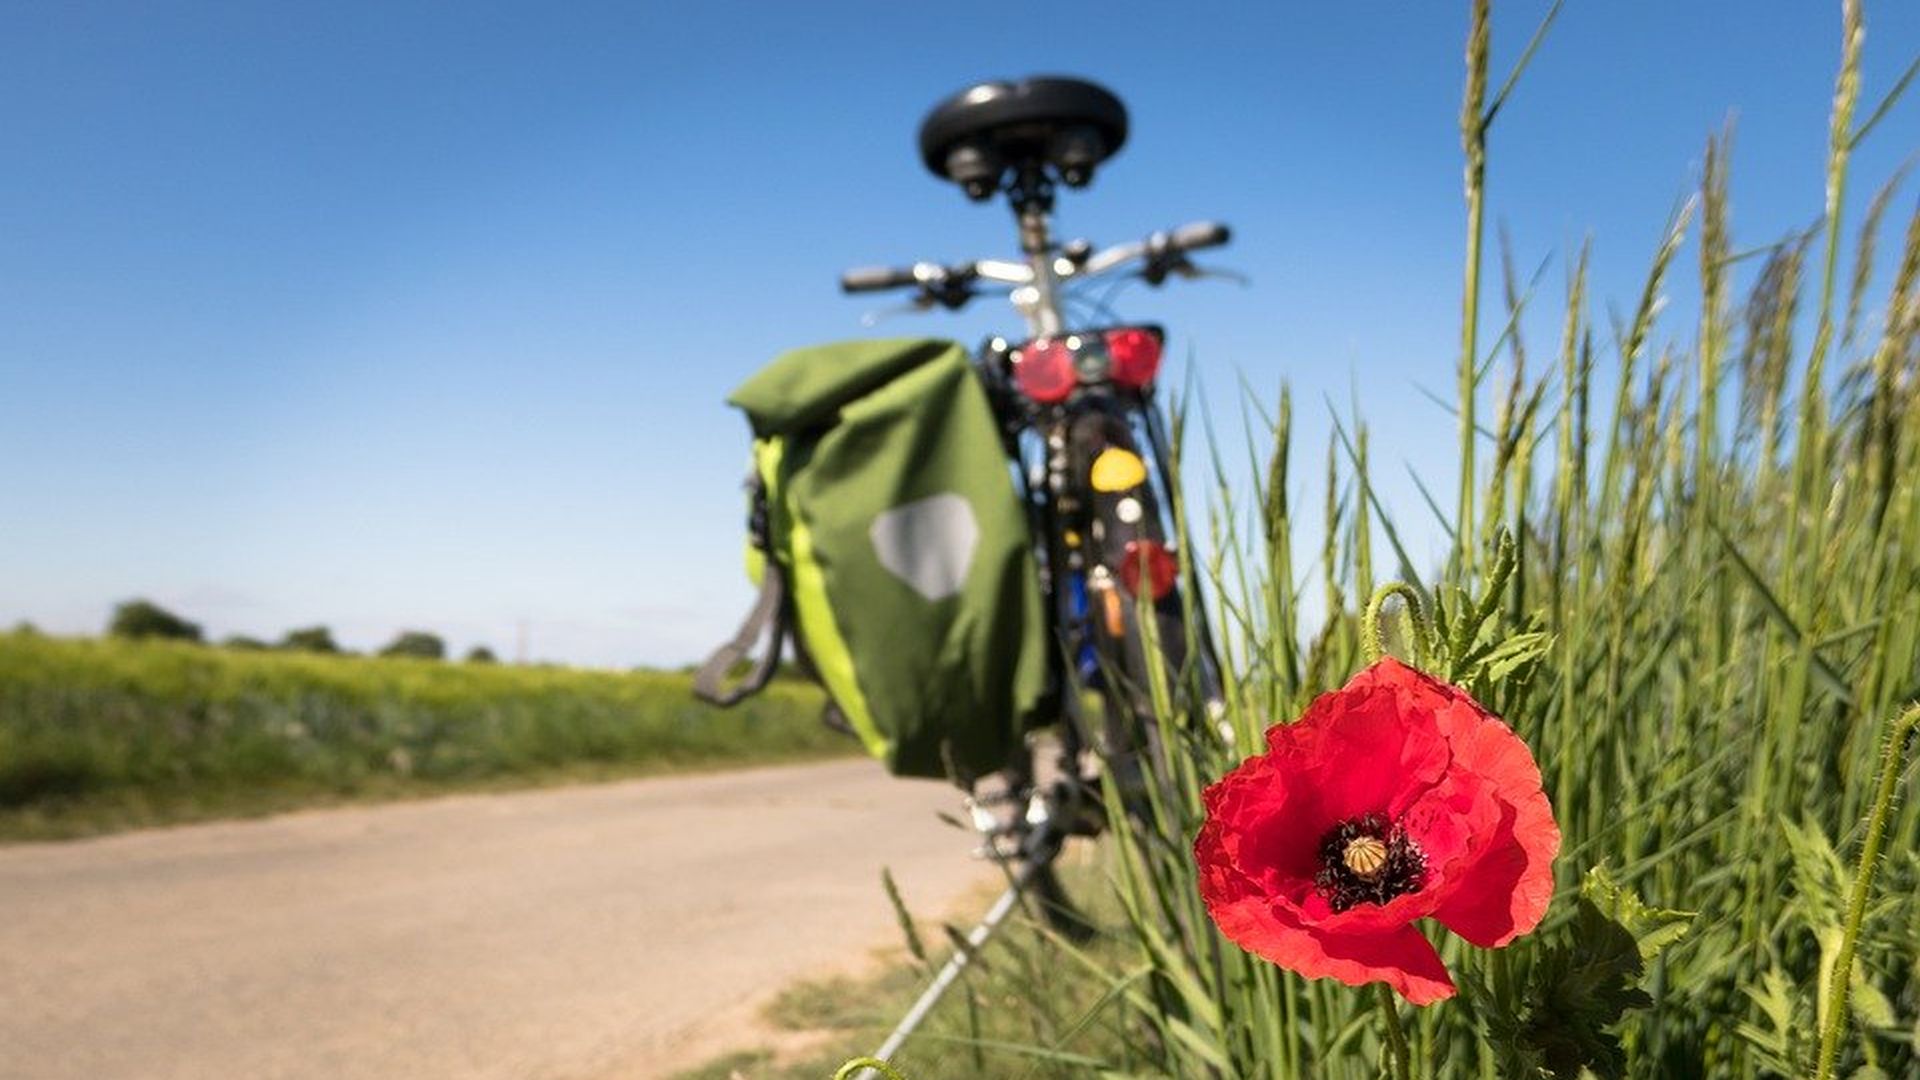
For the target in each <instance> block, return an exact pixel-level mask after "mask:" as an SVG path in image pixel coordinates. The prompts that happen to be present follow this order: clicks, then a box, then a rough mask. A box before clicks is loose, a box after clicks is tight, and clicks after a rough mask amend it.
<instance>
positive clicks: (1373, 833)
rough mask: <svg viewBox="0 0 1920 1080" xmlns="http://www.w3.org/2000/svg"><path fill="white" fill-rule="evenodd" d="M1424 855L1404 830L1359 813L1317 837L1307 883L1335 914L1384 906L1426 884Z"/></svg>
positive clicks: (1372, 815)
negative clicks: (1314, 868)
mask: <svg viewBox="0 0 1920 1080" xmlns="http://www.w3.org/2000/svg"><path fill="white" fill-rule="evenodd" d="M1426 880H1427V856H1426V854H1425V853H1424V852H1422V851H1421V850H1420V846H1419V845H1418V844H1415V843H1414V842H1413V838H1412V837H1410V836H1408V835H1407V833H1406V830H1405V829H1402V828H1401V827H1400V826H1398V825H1396V824H1393V823H1392V822H1389V821H1388V820H1387V819H1386V818H1385V817H1384V816H1382V815H1380V814H1361V815H1360V816H1359V817H1353V818H1348V819H1347V820H1345V821H1343V822H1341V823H1340V824H1338V825H1335V826H1334V827H1333V828H1332V829H1330V830H1328V831H1327V834H1326V835H1325V836H1323V837H1321V838H1320V872H1319V873H1317V874H1315V875H1314V877H1313V886H1314V889H1315V890H1317V891H1318V892H1319V893H1320V895H1321V896H1324V897H1326V898H1327V903H1328V904H1329V905H1330V906H1331V907H1332V908H1333V910H1334V911H1336V912H1341V911H1345V910H1347V909H1348V908H1351V907H1353V906H1355V905H1357V904H1384V903H1386V902H1387V901H1389V900H1391V899H1393V898H1394V897H1396V896H1404V895H1406V894H1407V893H1410V892H1413V891H1415V890H1417V889H1419V888H1420V886H1422V885H1424V884H1426Z"/></svg>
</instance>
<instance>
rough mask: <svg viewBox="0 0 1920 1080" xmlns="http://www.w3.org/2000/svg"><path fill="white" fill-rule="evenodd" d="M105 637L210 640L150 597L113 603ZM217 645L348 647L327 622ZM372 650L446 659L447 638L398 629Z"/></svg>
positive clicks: (476, 659) (477, 652)
mask: <svg viewBox="0 0 1920 1080" xmlns="http://www.w3.org/2000/svg"><path fill="white" fill-rule="evenodd" d="M107 636H108V637H113V638H123V639H127V640H134V641H138V640H161V641H186V642H192V643H194V644H200V645H204V644H207V643H208V642H207V640H206V636H205V634H204V633H203V632H202V630H201V627H200V624H199V623H196V622H190V621H188V620H187V619H185V618H182V617H181V616H179V615H176V614H174V613H173V612H171V611H168V610H167V609H166V608H163V607H161V606H160V605H159V604H156V603H154V602H153V601H151V600H128V601H126V602H125V603H122V604H116V605H114V608H113V615H112V617H111V618H109V619H108V620H107ZM219 645H220V647H221V648H226V649H241V650H268V649H273V650H279V651H281V652H304V653H327V654H339V655H345V654H347V653H349V652H350V650H347V649H343V648H341V647H340V644H339V643H338V642H336V641H335V640H334V639H333V631H332V630H330V629H328V628H327V627H325V626H301V627H295V628H294V629H292V630H288V631H287V632H286V633H284V634H282V635H281V636H280V640H278V641H275V642H268V641H265V640H263V639H260V638H256V637H249V636H247V635H245V634H234V635H232V636H229V637H227V638H224V639H222V640H221V641H220V642H219ZM374 655H376V656H409V657H414V658H416V659H421V660H445V659H446V658H447V643H446V641H445V639H443V638H441V636H440V635H438V634H435V633H432V632H431V631H427V630H402V631H400V633H399V634H397V635H395V637H394V639H393V640H392V641H390V642H388V643H387V644H386V645H384V646H382V647H380V648H379V649H376V650H374ZM465 659H466V661H467V662H468V663H470V664H492V663H496V662H497V661H498V659H499V658H498V657H496V656H494V654H493V650H491V649H489V648H487V647H486V646H485V645H475V646H474V647H473V648H471V649H468V650H467V654H466V657H465Z"/></svg>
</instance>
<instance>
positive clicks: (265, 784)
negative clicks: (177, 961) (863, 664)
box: [0, 633, 857, 839]
mask: <svg viewBox="0 0 1920 1080" xmlns="http://www.w3.org/2000/svg"><path fill="white" fill-rule="evenodd" d="M820 701H821V699H820V696H819V694H818V692H817V691H814V690H812V689H810V688H807V687H804V686H801V685H797V684H787V683H776V684H775V685H774V686H772V687H769V688H768V690H767V691H766V692H765V693H763V694H762V695H760V696H759V697H757V698H755V699H753V700H752V701H750V702H747V703H745V704H743V705H741V706H740V707H738V708H736V709H733V710H724V711H723V710H719V709H714V708H711V707H709V706H706V705H702V704H700V703H698V702H696V701H695V700H694V699H693V697H692V694H691V689H690V680H689V677H688V676H686V675H683V674H678V673H666V672H634V673H616V672H599V671H579V670H567V669H557V668H523V667H512V666H496V665H482V664H448V663H440V662H435V661H425V660H408V659H390V658H382V659H373V658H364V657H347V656H320V655H304V654H288V653H262V652H236V651H229V650H223V649H212V648H207V647H204V646H197V645H187V644H177V643H167V642H124V641H109V640H74V639H62V638H52V637H46V636H42V635H38V634H31V633H12V634H0V838H4V839H48V838H56V837H63V836H74V835H81V834H85V833H90V832H98V831H104V830H109V829H117V828H128V827H134V826H142V825H152V824H162V823H170V822H179V821H190V820H198V819H204V818H211V817H230V816H236V815H249V814H259V813H266V812H271V811H277V810H284V809H290V808H293V807H298V806H310V805H315V804H324V803H332V802H340V801H346V800H365V799H384V798H398V797H407V796H415V795H422V794H430V793H436V792H443V791H450V790H459V789H472V788H498V787H508V786H522V785H528V784H539V783H552V782H560V781H571V780H582V779H606V778H613V777H622V776H637V775H646V774H652V773H659V772H670V771H680V770H687V769H703V768H716V767H722V766H733V765H743V764H754V763H770V762H778V761H793V760H805V759H812V758H822V757H827V756H832V755H837V754H844V753H850V752H853V751H855V750H857V747H856V746H855V745H854V744H853V743H852V742H851V741H850V740H847V739H846V738H844V737H842V736H840V735H837V734H835V733H834V732H832V731H829V730H827V729H826V728H825V727H824V726H823V725H821V723H820V722H819V720H818V712H819V707H820Z"/></svg>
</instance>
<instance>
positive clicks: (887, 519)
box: [695, 339, 1046, 785]
mask: <svg viewBox="0 0 1920 1080" xmlns="http://www.w3.org/2000/svg"><path fill="white" fill-rule="evenodd" d="M727 400H728V402H729V403H731V404H732V405H734V406H737V407H738V408H740V409H741V410H742V411H744V412H745V413H746V414H747V419H748V421H749V422H750V423H751V425H752V427H753V435H754V453H753V456H754V466H755V467H754V473H755V476H754V479H753V482H752V484H751V488H752V489H753V496H752V499H753V513H752V519H751V525H750V532H751V533H752V535H751V536H750V538H749V549H748V568H749V572H750V573H751V574H752V575H753V576H754V577H755V579H756V580H757V581H758V582H759V584H760V596H759V599H758V600H757V601H756V603H755V604H754V609H753V611H752V613H751V614H750V615H748V617H747V620H746V622H745V623H744V624H743V625H742V626H741V628H740V632H739V634H738V635H736V636H735V638H734V639H733V640H732V641H731V642H729V643H727V644H726V645H724V646H722V647H721V648H720V649H719V650H718V651H717V652H715V653H714V655H713V656H712V657H711V658H710V659H709V660H708V661H707V662H706V664H704V665H703V666H702V668H701V670H700V672H699V675H698V676H697V678H696V680H695V689H696V692H697V693H699V694H700V696H701V697H703V698H705V699H707V700H709V701H713V702H715V703H717V704H722V705H731V704H733V703H735V702H737V701H739V700H741V699H742V698H745V697H747V696H748V695H750V694H752V693H754V692H756V691H757V690H759V689H760V688H761V687H762V686H764V685H765V684H766V682H767V681H768V679H770V678H771V677H772V675H773V672H774V669H775V666H776V665H777V663H778V661H779V656H780V650H781V645H782V642H783V641H785V640H788V639H791V640H792V641H793V643H794V645H795V649H796V655H797V658H798V659H799V661H800V663H801V666H802V667H803V669H805V670H807V671H809V672H810V673H811V674H812V675H814V676H815V677H817V678H818V679H819V681H820V682H821V684H822V685H824V686H825V687H826V690H827V694H828V697H829V698H830V699H831V704H830V705H829V719H830V722H838V723H842V724H844V726H845V727H846V728H848V729H850V730H851V731H852V732H853V733H854V734H855V735H857V736H858V737H859V738H860V741H861V742H862V743H864V744H865V745H866V748H867V750H868V751H869V752H870V753H872V754H873V756H874V757H877V758H879V759H880V760H882V761H884V762H885V763H886V765H887V767H888V769H890V770H891V771H892V772H894V773H895V774H897V775H901V776H928V777H947V778H950V779H953V780H955V781H956V782H959V783H961V784H962V785H966V784H970V783H971V782H972V781H973V780H974V779H975V778H977V777H980V776H984V775H986V774H988V773H992V772H995V771H997V770H999V769H1002V768H1004V767H1005V766H1006V764H1007V762H1008V760H1009V758H1010V756H1011V754H1012V753H1013V751H1014V750H1015V749H1016V748H1017V747H1018V746H1019V743H1020V740H1021V738H1022V736H1023V734H1024V732H1025V729H1026V727H1027V725H1028V723H1029V722H1030V721H1031V720H1032V718H1033V716H1034V713H1035V711H1036V708H1037V707H1038V705H1039V702H1040V698H1041V695H1042V694H1043V692H1044V690H1045V685H1046V639H1045V635H1046V631H1045V621H1044V619H1043V617H1042V608H1041V599H1040V592H1039V584H1038V580H1037V575H1036V571H1035V564H1034V553H1033V548H1032V540H1031V537H1030V534H1029V531H1028V523H1027V516H1026V513H1025V511H1024V510H1023V508H1022V506H1021V503H1020V498H1019V495H1018V494H1017V493H1016V492H1015V490H1014V485H1013V475H1012V472H1011V469H1010V467H1009V462H1008V459H1007V455H1006V452H1005V451H1004V450H1003V449H1002V443H1001V438H1000V433H999V430H998V428H997V426H996V424H995V421H994V417H993V412H992V409H991V408H990V407H989V405H988V403H987V397H986V392H985V391H984V390H983V389H982V388H981V385H980V381H979V379H978V378H977V377H976V376H975V374H974V372H973V370H972V368H971V366H970V365H969V364H968V362H967V355H966V352H965V350H964V349H962V348H961V347H960V346H959V345H958V344H955V343H953V342H950V341H938V340H927V339H907V340H888V341H849V342H841V343H838V344H832V345H821V346H816V347H814V348H808V349H797V350H794V351H792V352H789V353H786V354H784V355H782V356H780V357H779V358H778V359H776V360H775V361H774V362H773V363H772V364H770V365H768V366H767V367H766V368H764V369H762V370H761V371H760V372H759V374H757V375H755V376H754V377H753V378H751V379H749V380H747V382H746V383H744V384H743V385H741V386H740V387H739V389H737V390H735V391H734V392H733V394H732V396H731V397H729V398H728V399H727ZM762 637H765V638H767V643H766V646H765V648H764V651H763V652H762V653H761V655H760V657H759V659H758V661H757V662H756V663H755V664H754V666H753V668H752V670H751V672H750V673H749V674H748V675H746V676H745V677H744V679H743V680H742V681H740V682H739V683H737V684H735V685H732V686H726V685H723V684H724V683H725V681H726V679H727V678H728V676H729V674H730V673H731V672H732V671H733V670H734V669H736V668H738V666H739V665H740V664H741V663H742V662H743V661H744V660H746V658H747V657H748V654H749V653H750V651H751V650H752V649H753V648H754V646H755V645H756V643H757V642H759V640H760V639H761V638H762Z"/></svg>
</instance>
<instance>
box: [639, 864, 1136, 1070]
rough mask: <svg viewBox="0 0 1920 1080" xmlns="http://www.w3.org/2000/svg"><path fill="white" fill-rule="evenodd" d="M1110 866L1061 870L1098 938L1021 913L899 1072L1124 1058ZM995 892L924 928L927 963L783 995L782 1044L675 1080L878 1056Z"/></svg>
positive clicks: (903, 964) (900, 963) (908, 962)
mask: <svg viewBox="0 0 1920 1080" xmlns="http://www.w3.org/2000/svg"><path fill="white" fill-rule="evenodd" d="M1106 856H1107V852H1106V848H1105V846H1104V845H1099V846H1093V845H1086V844H1081V845H1079V846H1077V847H1075V848H1070V849H1069V850H1068V852H1067V853H1066V855H1065V856H1064V857H1063V860H1062V863H1063V865H1062V867H1061V879H1062V881H1063V882H1064V883H1065V885H1066V887H1067V890H1068V892H1069V894H1070V895H1071V896H1073V897H1074V899H1075V901H1076V902H1084V903H1085V904H1086V906H1087V908H1088V913H1089V915H1090V918H1091V919H1092V921H1093V922H1094V923H1095V925H1096V926H1098V927H1099V928H1100V930H1101V933H1100V934H1099V935H1098V936H1097V937H1095V938H1094V940H1093V941H1091V942H1090V943H1087V944H1073V943H1070V942H1067V941H1064V940H1062V939H1061V938H1060V937H1059V936H1058V935H1056V934H1054V933H1052V932H1051V931H1049V930H1048V929H1047V928H1046V927H1045V925H1044V924H1043V923H1042V922H1041V921H1040V919H1039V917H1038V913H1037V912H1017V913H1016V914H1015V915H1014V916H1012V917H1011V918H1009V919H1008V921H1007V923H1006V924H1005V925H1003V926H1002V927H1001V929H1000V932H999V933H998V934H996V935H995V936H994V937H993V938H991V939H989V941H988V942H987V945H986V947H985V948H984V949H982V950H981V951H980V953H979V954H978V956H977V958H976V962H975V963H974V964H973V965H972V966H971V967H970V968H969V969H968V970H967V971H966V972H965V973H964V974H963V975H962V976H961V978H960V981H959V982H958V983H956V984H955V985H954V987H953V989H952V990H950V991H948V993H947V996H946V997H945V998H944V999H943V1000H942V1001H941V1002H940V1005H939V1006H938V1007H937V1008H936V1009H935V1010H934V1011H933V1014H932V1015H931V1016H930V1017H928V1019H927V1021H926V1023H925V1024H923V1025H922V1026H921V1027H920V1029H919V1030H918V1031H917V1032H916V1033H915V1035H914V1037H913V1038H912V1039H910V1040H909V1041H908V1043H907V1045H906V1047H905V1048H904V1049H902V1051H901V1052H900V1053H899V1054H898V1055H897V1056H896V1057H895V1058H894V1062H893V1063H894V1065H895V1067H896V1068H899V1069H900V1070H902V1071H903V1072H904V1073H905V1074H906V1075H907V1076H910V1077H912V1078H913V1080H978V1078H980V1077H985V1076H992V1077H1005V1078H1009V1080H1015V1078H1028V1080H1042V1078H1055V1077H1080V1076H1086V1075H1087V1069H1086V1065H1087V1063H1088V1062H1089V1061H1091V1060H1113V1059H1117V1058H1119V1057H1120V1056H1121V1054H1122V1048H1121V1046H1120V1044H1121V1042H1122V1040H1121V1039H1119V1038H1118V1035H1117V1033H1116V1032H1114V1031H1112V1030H1110V1026H1111V1024H1112V1023H1113V1022H1115V1019H1116V1016H1115V1011H1114V1010H1111V1009H1106V1008H1104V1007H1103V999H1104V998H1105V996H1106V992H1107V988H1108V982H1107V979H1106V977H1105V976H1102V975H1097V974H1096V973H1097V972H1099V971H1100V970H1101V969H1103V968H1107V967H1117V966H1124V964H1123V962H1124V961H1125V959H1126V954H1127V949H1126V944H1127V943H1126V942H1125V941H1124V940H1123V938H1122V936H1121V927H1122V925H1123V923H1124V916H1122V915H1121V913H1120V911H1119V909H1118V907H1117V906H1116V905H1115V904H1114V902H1113V888H1112V885H1111V884H1110V883H1109V881H1108V879H1107V874H1108V872H1109V868H1108V865H1107V857H1106ZM997 892H998V890H997V889H996V890H992V891H991V892H983V893H982V894H981V895H979V896H976V897H973V898H971V900H970V901H969V902H968V903H966V904H964V905H962V906H960V907H958V908H956V913H957V915H958V917H956V919H955V920H954V921H952V922H950V923H948V924H945V926H942V925H940V924H935V925H931V926H929V925H916V926H915V927H914V929H913V931H912V932H913V933H914V935H915V936H916V937H917V938H918V940H919V942H920V946H919V950H918V953H919V955H916V950H914V949H913V948H912V947H911V946H909V947H904V948H903V947H895V948H893V949H891V950H888V951H887V953H886V954H885V959H884V960H883V962H882V963H881V965H880V966H879V967H878V969H877V970H875V971H872V972H870V973H867V974H864V975H861V976H847V975H835V976H831V977H827V978H822V979H810V980H806V981H803V982H799V983H795V984H794V985H792V986H789V987H787V988H785V989H783V990H782V991H781V992H780V994H779V996H777V997H775V998H774V999H773V1001H771V1002H770V1003H768V1005H767V1007H766V1008H765V1009H764V1010H763V1011H762V1013H761V1019H762V1020H763V1021H764V1022H765V1023H766V1025H767V1026H769V1027H771V1028H773V1029H774V1030H776V1031H777V1032H779V1033H780V1037H779V1038H777V1039H776V1040H775V1044H776V1045H766V1044H762V1045H758V1046H750V1047H747V1048H744V1049H741V1050H737V1051H733V1052H730V1053H728V1054H725V1055H723V1056H720V1057H717V1058H715V1059H713V1060H712V1061H709V1062H706V1063H704V1064H702V1065H700V1066H698V1067H696V1068H693V1069H688V1070H685V1071H683V1072H680V1073H677V1074H675V1076H674V1080H733V1078H735V1077H740V1078H744V1080H819V1078H821V1077H827V1076H832V1075H833V1074H834V1070H836V1069H838V1068H839V1067H840V1065H841V1064H842V1063H843V1062H845V1061H847V1060H849V1059H851V1058H854V1057H858V1056H861V1055H864V1054H869V1053H872V1052H873V1050H874V1048H875V1047H876V1046H878V1045H879V1044H880V1043H881V1041H882V1040H884V1039H885V1038H886V1037H887V1034H888V1032H890V1031H891V1030H892V1029H893V1026H894V1024H896V1023H898V1022H899V1020H900V1018H901V1017H902V1016H904V1015H905V1014H906V1012H907V1009H908V1008H909V1007H911V1006H912V1004H913V1002H914V999H915V998H917V997H919V996H920V992H921V991H922V990H923V989H925V988H926V985H927V982H928V981H929V980H930V979H931V978H932V976H933V973H934V972H935V971H937V970H939V968H940V967H941V965H943V964H945V963H946V962H947V960H948V958H949V957H951V956H952V955H953V951H952V947H951V942H952V939H953V938H954V937H956V936H961V935H964V934H965V933H966V931H967V930H968V929H970V928H971V925H972V919H973V918H974V917H976V916H978V915H979V913H980V912H982V911H984V910H985V909H986V908H987V906H988V905H989V904H990V903H991V902H992V899H993V896H994V895H995V894H997ZM962 912H963V913H964V914H963V915H959V914H958V913H962ZM920 956H924V957H925V959H924V960H922V959H921V958H920Z"/></svg>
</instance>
